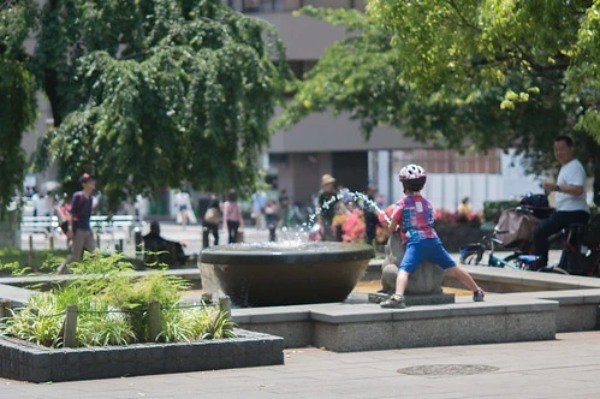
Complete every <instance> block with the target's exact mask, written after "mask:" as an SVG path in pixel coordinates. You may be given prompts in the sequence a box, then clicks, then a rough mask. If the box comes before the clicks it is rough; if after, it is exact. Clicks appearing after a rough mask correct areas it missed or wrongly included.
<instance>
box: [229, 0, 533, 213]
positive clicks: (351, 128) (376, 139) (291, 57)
mask: <svg viewBox="0 0 600 399" xmlns="http://www.w3.org/2000/svg"><path fill="white" fill-rule="evenodd" d="M223 2H224V3H225V4H228V5H229V6H230V7H232V8H234V9H235V10H237V11H240V12H243V13H246V14H248V15H252V16H253V17H255V18H260V19H263V20H265V21H267V22H269V23H271V24H272V25H274V26H275V27H276V28H277V29H278V31H279V33H280V35H281V37H282V39H283V41H284V43H285V44H286V46H287V58H288V62H289V65H290V67H291V68H292V70H293V71H294V72H295V73H296V75H297V76H298V77H300V78H301V77H302V76H303V74H304V73H306V72H307V71H309V70H310V68H312V67H313V66H314V65H315V64H316V63H317V61H318V59H319V58H320V57H321V55H322V54H323V53H324V52H325V50H326V49H327V47H329V46H330V45H331V44H332V43H334V42H335V41H339V40H343V39H344V37H345V34H344V30H343V28H341V27H334V26H331V25H329V24H326V23H324V22H321V21H318V20H316V19H314V18H309V17H305V16H294V15H293V14H292V13H293V12H294V11H296V10H298V9H299V8H301V7H303V6H306V5H313V6H317V7H332V8H355V9H359V10H364V7H365V3H366V2H365V1H364V0H224V1H223ZM409 162H416V163H420V164H422V165H423V166H424V167H425V168H426V170H428V171H429V173H430V178H429V181H430V184H428V186H427V187H426V190H425V194H426V195H428V196H430V197H431V199H432V200H433V201H434V203H436V204H438V206H439V207H443V208H445V209H455V208H456V206H457V205H458V204H459V203H460V201H461V199H462V198H464V197H466V196H468V197H470V198H471V202H472V206H473V207H474V208H475V209H481V208H482V206H483V201H484V200H488V199H501V198H509V197H515V196H519V195H522V194H525V193H527V192H528V191H536V190H539V184H537V183H535V181H533V180H531V179H529V178H527V177H525V176H524V173H523V171H522V169H521V168H520V167H518V165H516V166H515V165H513V162H512V158H511V156H510V155H505V154H502V153H501V152H500V151H496V150H494V151H490V152H489V153H488V154H486V155H482V154H475V155H465V156H461V155H459V154H456V153H455V152H452V151H444V150H435V149H432V148H429V147H428V146H427V145H426V144H425V145H424V144H423V143H416V142H414V141H412V140H410V139H407V138H406V137H404V135H403V134H402V132H401V131H399V130H397V129H393V128H384V127H380V128H376V129H375V130H374V131H373V134H372V136H371V138H370V140H369V141H365V139H364V138H363V136H362V134H361V132H360V126H359V124H358V123H356V122H353V121H351V120H350V119H349V117H348V115H339V116H338V117H337V118H336V117H333V116H332V115H331V114H329V113H318V114H313V115H311V116H309V117H308V118H306V119H304V120H302V121H301V122H300V123H298V124H297V125H295V126H293V127H292V128H291V129H290V130H288V131H280V132H276V134H275V135H274V136H273V138H272V140H271V145H270V147H269V148H268V149H267V150H266V154H265V161H264V167H265V169H268V170H269V172H270V173H271V174H273V175H276V179H274V180H276V181H277V185H278V187H279V188H285V189H287V191H288V193H289V194H290V196H291V198H294V199H296V200H301V201H302V200H308V199H310V197H311V195H313V194H314V193H316V192H317V191H318V190H319V178H320V176H321V175H322V174H324V173H330V174H332V175H333V176H335V177H336V178H337V180H338V183H339V184H340V185H342V186H344V187H348V188H349V189H351V190H360V191H363V190H364V189H365V187H366V185H367V184H368V183H374V184H376V185H377V186H378V188H379V191H380V193H382V194H383V195H384V197H385V199H386V201H387V202H388V203H389V202H392V201H394V200H395V199H397V198H398V197H399V196H400V195H401V187H400V184H399V182H398V181H397V179H396V174H397V172H398V171H399V169H400V168H401V167H402V165H404V164H406V163H409ZM506 176H512V177H511V178H506Z"/></svg>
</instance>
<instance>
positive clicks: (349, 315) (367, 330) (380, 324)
mask: <svg viewBox="0 0 600 399" xmlns="http://www.w3.org/2000/svg"><path fill="white" fill-rule="evenodd" d="M490 297H491V298H490V299H489V300H487V302H483V303H473V302H472V301H471V298H464V297H462V298H458V301H457V303H455V304H446V305H431V306H415V307H409V308H406V309H401V310H394V309H381V308H380V307H379V306H378V305H376V304H371V303H368V301H367V298H366V295H365V294H353V295H352V296H351V297H350V298H349V299H348V300H347V301H346V302H344V303H332V304H315V305H299V306H285V307H282V306H278V307H268V308H260V309H259V308H255V309H233V311H232V315H233V320H234V321H235V322H236V323H238V324H239V325H240V326H241V327H243V328H246V329H248V330H254V331H261V332H266V333H269V334H273V335H278V336H281V337H283V338H284V339H285V345H286V347H288V348H289V347H301V346H309V345H310V346H316V347H323V348H325V349H328V350H331V351H334V352H351V351H365V350H381V349H400V348H413V347H423V346H446V345H469V344H481V343H499V342H514V341H535V340H547V339H554V337H555V334H556V322H555V317H556V311H557V310H558V303H556V302H554V301H546V300H542V299H531V298H509V297H505V296H495V295H491V296H490ZM486 299H487V298H486Z"/></svg>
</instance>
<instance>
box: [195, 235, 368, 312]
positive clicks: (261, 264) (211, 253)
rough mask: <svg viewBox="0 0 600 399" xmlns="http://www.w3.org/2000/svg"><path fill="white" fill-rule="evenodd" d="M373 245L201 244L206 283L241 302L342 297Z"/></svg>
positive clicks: (242, 304) (299, 301) (244, 304)
mask: <svg viewBox="0 0 600 399" xmlns="http://www.w3.org/2000/svg"><path fill="white" fill-rule="evenodd" d="M373 255H374V251H373V248H372V247H371V246H370V245H366V244H345V243H338V242H296V241H290V242H278V243H264V244H257V243H252V244H233V245H222V246H216V247H210V248H206V249H204V250H202V254H201V256H200V266H199V267H200V274H201V276H202V287H203V289H204V290H205V291H206V292H209V293H212V294H225V295H227V296H229V297H230V298H231V302H232V303H233V304H234V305H236V306H240V307H249V306H275V305H295V304H304V303H325V302H341V301H343V300H345V299H346V298H347V297H348V295H349V294H350V292H351V291H352V290H353V289H354V286H355V285H356V283H357V282H358V280H359V279H360V278H361V277H362V275H363V274H364V273H365V271H366V269H367V266H368V264H369V259H371V258H372V257H373Z"/></svg>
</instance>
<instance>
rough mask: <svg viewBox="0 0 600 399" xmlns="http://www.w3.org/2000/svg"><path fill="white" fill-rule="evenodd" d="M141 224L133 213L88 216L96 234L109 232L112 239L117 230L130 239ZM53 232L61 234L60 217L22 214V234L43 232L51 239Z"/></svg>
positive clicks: (30, 234)
mask: <svg viewBox="0 0 600 399" xmlns="http://www.w3.org/2000/svg"><path fill="white" fill-rule="evenodd" d="M143 224H144V223H143V222H141V221H140V220H138V218H137V216H134V215H94V216H92V217H91V218H90V227H91V228H92V230H93V231H94V232H95V233H96V234H97V235H98V234H100V233H107V234H110V235H111V236H112V240H113V241H114V239H115V237H114V234H115V233H116V232H117V231H123V232H125V233H126V237H127V238H128V239H131V235H132V233H133V230H134V228H135V227H137V226H139V227H142V226H143ZM55 232H61V234H62V230H60V219H59V218H58V217H57V216H23V217H22V219H21V233H22V234H23V233H24V234H29V236H30V237H31V236H32V235H33V234H43V235H45V236H46V237H47V238H51V237H52V239H53V237H54V233H55ZM51 246H52V244H51Z"/></svg>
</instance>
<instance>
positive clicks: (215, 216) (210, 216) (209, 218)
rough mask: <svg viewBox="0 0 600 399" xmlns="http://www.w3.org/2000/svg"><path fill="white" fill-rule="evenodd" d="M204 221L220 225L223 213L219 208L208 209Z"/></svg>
mask: <svg viewBox="0 0 600 399" xmlns="http://www.w3.org/2000/svg"><path fill="white" fill-rule="evenodd" d="M204 221H205V222H206V223H210V224H219V222H220V221H221V212H219V210H218V209H217V208H208V209H207V210H206V213H205V214H204Z"/></svg>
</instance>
